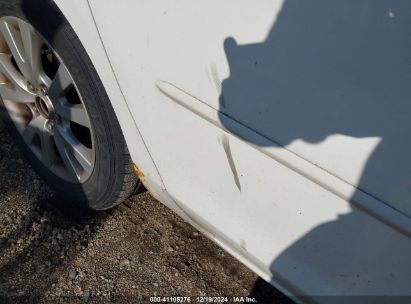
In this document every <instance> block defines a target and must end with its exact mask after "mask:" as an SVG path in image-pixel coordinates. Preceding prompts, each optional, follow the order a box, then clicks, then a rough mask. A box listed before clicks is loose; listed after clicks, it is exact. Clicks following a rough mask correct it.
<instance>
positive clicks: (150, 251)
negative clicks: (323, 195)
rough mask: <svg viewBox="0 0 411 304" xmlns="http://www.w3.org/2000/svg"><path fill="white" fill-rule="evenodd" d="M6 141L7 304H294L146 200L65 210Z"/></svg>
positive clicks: (0, 176)
mask: <svg viewBox="0 0 411 304" xmlns="http://www.w3.org/2000/svg"><path fill="white" fill-rule="evenodd" d="M0 138H1V143H0V206H1V210H2V211H1V213H0V302H2V303H3V302H9V303H14V302H20V303H22V302H26V303H38V302H41V303H48V302H53V303H56V302H57V303H60V302H65V303H67V302H70V303H72V302H78V303H84V302H88V303H123V302H128V303H130V302H133V303H146V302H149V297H150V296H176V295H179V296H191V297H192V300H195V297H196V296H227V297H232V296H243V297H245V296H252V297H256V298H257V299H258V302H259V303H291V301H290V300H289V299H288V298H286V297H285V296H283V295H282V294H281V293H279V292H278V291H277V290H275V289H274V288H272V287H271V286H269V285H268V284H266V283H265V282H263V281H262V280H261V279H258V278H257V277H256V275H254V274H253V273H252V272H250V271H249V270H248V269H247V268H245V267H244V266H243V265H241V264H240V263H239V262H237V261H236V260H235V259H233V258H232V257H231V256H229V255H228V254H227V253H225V252H224V251H223V250H222V249H220V248H219V247H217V246H216V245H215V244H214V243H212V242H211V241H209V240H208V239H206V238H205V237H203V236H202V235H200V234H199V233H198V232H197V231H196V230H195V229H194V228H192V227H191V226H190V225H188V224H186V223H185V222H184V221H182V220H181V219H180V218H179V217H178V216H176V215H175V214H174V213H173V212H172V211H170V210H168V209H167V208H166V207H164V206H163V205H162V204H160V203H159V202H158V201H156V200H155V199H153V198H152V197H151V196H150V195H149V194H148V193H147V192H146V193H142V194H138V195H135V196H133V197H132V198H130V199H129V200H127V201H126V203H125V204H123V205H121V206H119V207H117V208H115V209H113V210H111V211H105V212H99V213H93V212H89V211H84V210H81V211H79V210H77V209H75V208H69V207H64V206H63V205H62V204H61V203H60V201H59V199H58V198H56V197H55V195H54V194H53V192H52V191H51V190H50V189H49V188H48V187H47V186H46V185H45V184H44V183H43V182H42V181H41V180H40V179H39V178H38V176H37V175H36V174H35V173H34V172H33V170H32V169H31V167H30V166H29V165H28V164H27V163H26V161H25V160H23V159H22V156H21V154H20V152H19V151H18V149H17V148H16V147H15V145H14V143H13V142H12V140H11V138H10V137H9V135H8V133H7V132H6V130H5V128H4V125H3V124H2V123H1V122H0Z"/></svg>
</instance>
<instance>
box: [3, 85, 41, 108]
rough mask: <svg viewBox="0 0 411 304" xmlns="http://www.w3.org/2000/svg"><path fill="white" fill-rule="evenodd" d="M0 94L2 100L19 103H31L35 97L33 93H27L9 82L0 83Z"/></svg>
mask: <svg viewBox="0 0 411 304" xmlns="http://www.w3.org/2000/svg"><path fill="white" fill-rule="evenodd" d="M0 95H1V98H3V100H10V101H15V102H21V103H32V102H34V98H35V97H34V96H33V95H30V94H28V93H27V92H26V91H24V90H22V89H20V88H19V87H16V86H13V85H12V84H10V83H0Z"/></svg>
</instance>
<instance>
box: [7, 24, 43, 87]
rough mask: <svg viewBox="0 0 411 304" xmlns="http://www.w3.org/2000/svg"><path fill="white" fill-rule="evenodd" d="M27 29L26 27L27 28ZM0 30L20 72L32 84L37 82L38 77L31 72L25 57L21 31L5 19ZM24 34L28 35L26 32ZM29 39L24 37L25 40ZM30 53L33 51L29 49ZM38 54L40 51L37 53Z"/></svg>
mask: <svg viewBox="0 0 411 304" xmlns="http://www.w3.org/2000/svg"><path fill="white" fill-rule="evenodd" d="M27 30H28V29H27ZM0 31H1V33H2V34H3V36H4V39H5V40H6V43H7V45H8V47H9V49H10V52H11V54H12V55H13V57H14V60H15V61H16V63H17V66H18V67H19V69H20V71H21V73H22V74H23V76H24V77H25V78H26V79H27V80H29V81H31V82H32V83H33V84H37V82H38V79H36V78H37V77H38V75H37V77H35V76H34V74H33V71H32V69H31V66H30V62H29V60H28V58H27V54H26V50H25V45H24V43H23V40H22V35H21V33H20V32H19V31H18V30H16V29H15V28H14V27H13V26H12V25H11V24H10V23H9V22H7V21H4V20H3V21H2V22H1V23H0ZM25 35H28V34H27V33H26V34H25ZM27 39H29V38H28V37H26V40H27ZM32 43H33V41H31V42H28V41H26V44H32ZM29 52H30V53H32V52H33V51H29ZM39 54H40V53H39Z"/></svg>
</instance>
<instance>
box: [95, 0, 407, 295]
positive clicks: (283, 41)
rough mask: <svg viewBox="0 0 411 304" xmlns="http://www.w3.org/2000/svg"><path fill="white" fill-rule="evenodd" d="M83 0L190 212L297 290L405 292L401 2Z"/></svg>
mask: <svg viewBox="0 0 411 304" xmlns="http://www.w3.org/2000/svg"><path fill="white" fill-rule="evenodd" d="M89 3H90V7H91V9H92V12H93V15H94V18H95V22H96V24H97V26H98V29H99V32H100V34H101V39H102V41H103V44H104V46H105V48H106V52H107V55H108V57H109V59H110V61H111V64H112V67H113V69H114V72H115V73H116V76H117V79H118V82H119V85H120V87H121V90H122V92H123V94H124V97H125V98H126V100H127V102H128V105H129V107H130V110H131V111H132V113H133V116H134V118H135V121H136V123H137V125H138V127H139V130H140V132H141V134H142V136H143V137H144V141H145V143H146V145H147V147H148V149H149V150H150V154H151V155H152V157H153V159H154V161H155V163H156V166H157V167H158V170H159V172H160V175H161V177H162V179H163V181H164V184H165V187H166V188H167V191H168V193H169V194H170V195H171V196H172V197H173V199H174V200H175V201H176V202H177V203H178V204H179V205H180V206H181V207H182V208H183V209H184V210H185V211H186V213H187V214H188V215H189V216H190V217H192V218H194V219H196V221H198V222H202V223H203V224H204V226H207V227H212V231H213V234H214V235H215V238H216V240H218V241H219V242H220V243H221V244H222V245H223V246H225V247H226V248H228V249H229V250H231V251H232V252H233V253H235V254H236V255H237V256H238V257H239V258H241V259H242V260H243V261H244V262H245V263H247V264H248V265H249V266H250V267H252V268H253V269H254V270H255V271H257V272H258V273H259V274H260V275H261V276H263V277H264V278H265V279H267V280H272V281H273V282H276V283H279V284H281V285H283V286H285V287H286V288H287V289H288V290H290V291H291V292H292V293H295V294H300V295H320V296H321V295H336V294H350V295H382V294H384V295H386V294H395V295H398V294H402V295H404V294H409V292H410V290H409V288H408V286H407V283H406V282H409V280H410V279H411V271H410V269H411V267H410V266H411V262H410V260H409V258H408V256H409V254H410V253H411V244H410V242H409V235H410V232H411V224H410V220H409V217H408V216H409V215H410V213H411V205H410V201H409V200H410V195H409V194H410V192H411V182H410V181H411V178H410V174H409V172H410V170H409V169H410V168H411V165H410V160H409V157H407V155H409V152H410V149H411V145H410V144H409V143H408V142H407V141H405V140H404V138H406V136H407V134H409V131H410V130H409V129H410V124H409V123H408V117H409V114H411V107H410V103H409V97H410V95H411V91H410V90H411V89H410V88H411V87H410V86H409V85H408V84H409V80H410V78H411V77H410V76H411V73H410V69H409V66H410V63H411V62H410V61H411V58H410V55H409V54H411V52H409V51H410V48H411V43H410V41H409V39H408V38H407V37H409V34H410V29H411V27H410V24H409V23H410V21H409V20H410V19H409V18H407V16H406V12H407V11H409V6H410V4H409V3H408V2H406V1H397V2H395V3H394V2H392V3H390V4H387V3H386V2H382V1H362V2H361V3H358V1H339V2H335V1H331V2H330V1H325V0H316V1H310V2H307V3H304V4H301V3H300V2H299V1H293V0H288V1H274V0H262V1H258V3H257V2H255V1H252V0H236V1H231V0H227V1H217V0H210V1H195V2H194V1H188V0H187V1H184V0H179V1H177V0H173V1H170V0H168V1H160V0H159V1H148V0H141V1H131V0H124V1H118V2H112V1H97V0H89ZM376 264H378V265H379V267H375V265H376Z"/></svg>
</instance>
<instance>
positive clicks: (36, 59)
mask: <svg viewBox="0 0 411 304" xmlns="http://www.w3.org/2000/svg"><path fill="white" fill-rule="evenodd" d="M19 28H20V33H21V37H22V41H23V46H24V50H25V55H26V57H25V58H26V64H28V65H29V67H30V72H31V73H30V74H31V76H32V79H30V80H31V81H32V83H33V84H39V80H40V79H39V78H40V74H41V73H42V70H43V69H42V66H41V45H42V42H41V40H40V38H39V37H38V35H36V34H35V33H34V32H33V30H32V28H31V27H30V26H29V25H28V24H27V23H25V22H23V21H21V20H20V21H19Z"/></svg>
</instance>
